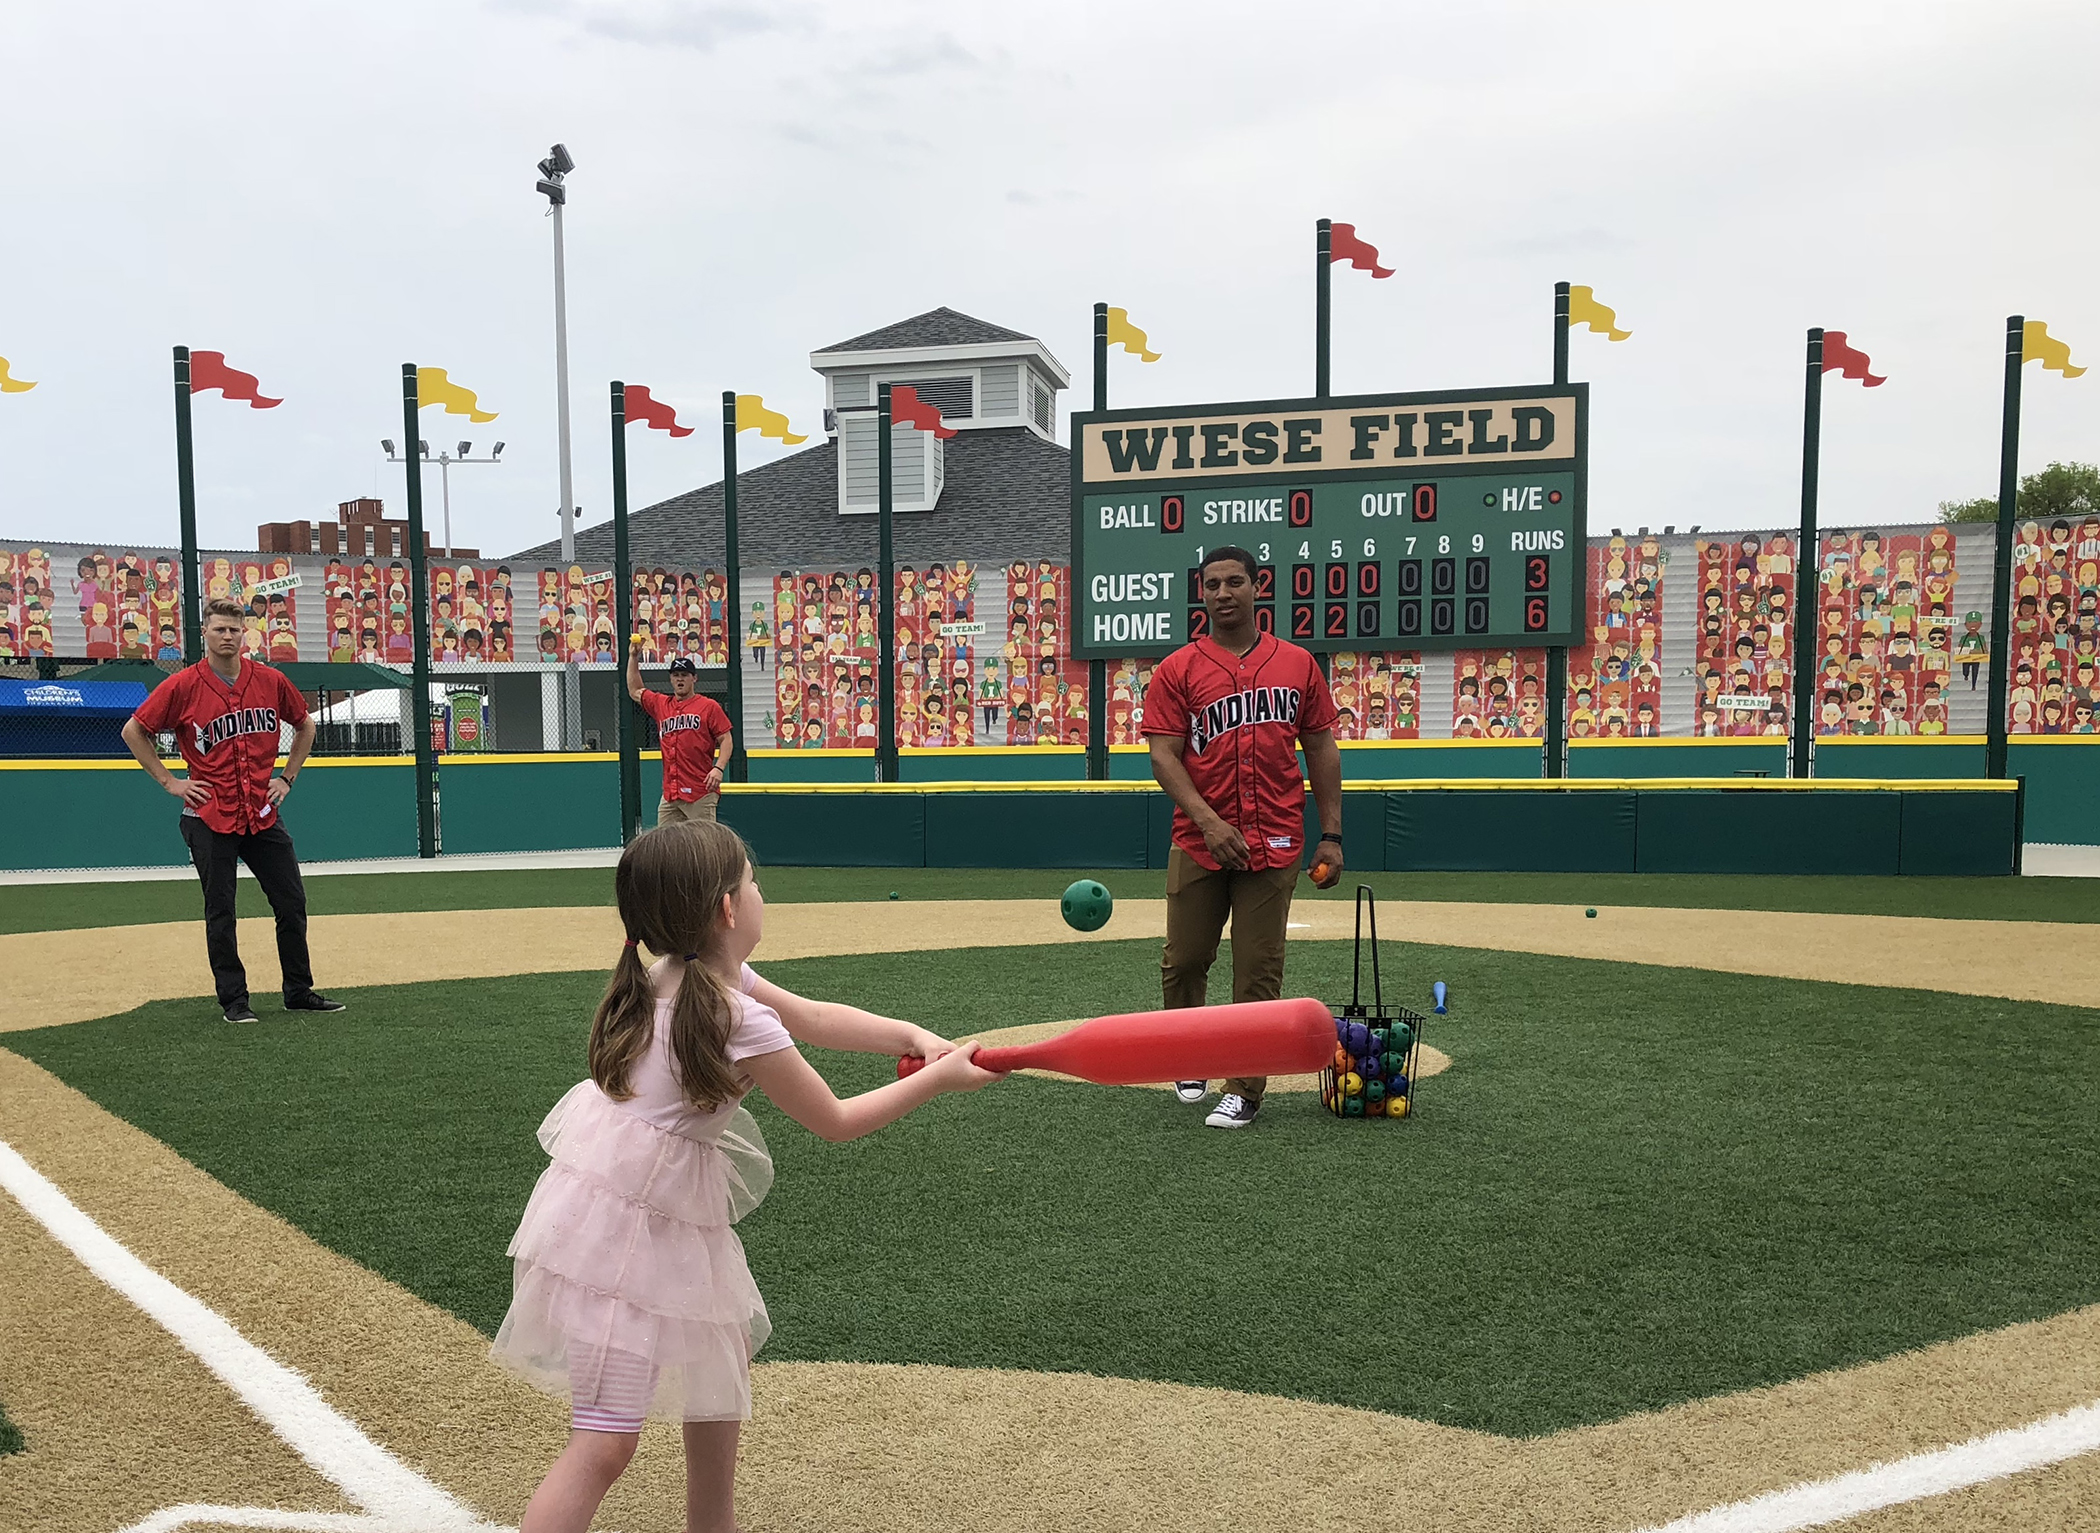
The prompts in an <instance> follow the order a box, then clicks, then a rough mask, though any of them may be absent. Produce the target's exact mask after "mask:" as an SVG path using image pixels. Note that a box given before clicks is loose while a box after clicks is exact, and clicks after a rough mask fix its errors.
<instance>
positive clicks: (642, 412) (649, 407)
mask: <svg viewBox="0 0 2100 1533" xmlns="http://www.w3.org/2000/svg"><path fill="white" fill-rule="evenodd" d="M621 393H622V394H623V395H624V396H625V404H624V406H623V408H624V409H625V410H626V412H627V423H628V424H629V425H630V426H631V425H633V424H634V423H635V422H636V421H640V422H641V423H642V424H643V425H644V426H654V427H655V428H656V429H657V430H658V431H668V432H670V433H671V435H673V436H691V435H692V434H693V428H692V427H691V426H681V425H679V424H678V413H677V412H676V411H675V410H673V409H672V408H671V407H670V406H669V405H667V404H665V403H664V402H663V401H662V400H661V399H651V398H650V397H649V385H647V384H646V383H630V384H627V385H626V386H625V387H624V388H622V390H621Z"/></svg>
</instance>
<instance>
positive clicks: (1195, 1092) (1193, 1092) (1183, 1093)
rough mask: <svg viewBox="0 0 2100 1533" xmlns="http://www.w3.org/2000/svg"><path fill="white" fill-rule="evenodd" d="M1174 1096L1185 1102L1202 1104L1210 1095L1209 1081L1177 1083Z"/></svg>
mask: <svg viewBox="0 0 2100 1533" xmlns="http://www.w3.org/2000/svg"><path fill="white" fill-rule="evenodd" d="M1174 1095H1175V1096H1177V1097H1179V1098H1181V1100H1182V1101H1184V1102H1200V1101H1202V1100H1203V1099H1204V1098H1205V1097H1207V1096H1209V1095H1210V1082H1209V1081H1176V1082H1175V1083H1174Z"/></svg>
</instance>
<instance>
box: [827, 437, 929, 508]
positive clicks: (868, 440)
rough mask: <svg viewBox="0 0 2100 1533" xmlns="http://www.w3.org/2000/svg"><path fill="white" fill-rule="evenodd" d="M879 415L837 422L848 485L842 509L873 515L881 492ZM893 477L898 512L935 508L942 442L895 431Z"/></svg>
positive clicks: (842, 468) (842, 470) (841, 462)
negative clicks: (879, 479) (877, 420)
mask: <svg viewBox="0 0 2100 1533" xmlns="http://www.w3.org/2000/svg"><path fill="white" fill-rule="evenodd" d="M876 431H877V427H876V424H875V417H874V416H872V415H846V416H841V417H840V419H839V473H840V475H841V476H842V477H843V479H844V481H845V483H844V486H843V489H844V493H843V495H842V496H841V502H840V509H841V510H843V511H854V512H873V511H874V510H875V508H876V503H877V497H878V495H879V493H880V487H879V484H878V475H879V472H880V464H879V461H878V460H879V456H880V455H879V452H878V446H879V438H878V437H877V435H876ZM891 440H892V443H893V445H892V447H891V460H890V473H891V477H892V479H893V481H894V483H893V484H892V492H893V494H894V495H895V497H896V500H895V506H896V509H897V510H899V511H927V510H931V509H932V507H933V504H934V502H935V501H936V500H938V499H939V498H940V487H941V480H942V476H943V469H944V467H945V464H944V462H943V454H942V452H941V445H942V444H941V441H940V438H938V437H936V436H935V435H934V434H933V433H932V432H930V431H916V430H914V429H913V428H911V427H910V426H894V427H892V428H891Z"/></svg>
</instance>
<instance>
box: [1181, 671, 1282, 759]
mask: <svg viewBox="0 0 2100 1533" xmlns="http://www.w3.org/2000/svg"><path fill="white" fill-rule="evenodd" d="M1302 695H1303V694H1301V693H1300V692H1299V691H1298V690H1297V688H1295V687H1253V688H1250V689H1249V690H1247V691H1245V692H1235V693H1233V694H1232V696H1230V697H1221V698H1219V699H1218V700H1217V701H1216V702H1214V703H1212V704H1210V705H1209V706H1208V707H1206V708H1204V709H1203V710H1202V711H1201V712H1199V713H1195V714H1192V715H1190V717H1189V734H1188V740H1189V749H1190V750H1192V751H1194V752H1196V754H1198V755H1199V756H1200V755H1201V754H1202V753H1203V749H1204V747H1205V746H1207V745H1209V744H1210V742H1211V741H1213V740H1215V739H1217V738H1218V737H1219V736H1220V735H1226V734H1230V733H1231V732H1232V731H1233V730H1235V729H1239V728H1241V727H1242V726H1244V725H1247V724H1291V725H1296V724H1297V722H1298V700H1299V698H1300V697H1301V696H1302Z"/></svg>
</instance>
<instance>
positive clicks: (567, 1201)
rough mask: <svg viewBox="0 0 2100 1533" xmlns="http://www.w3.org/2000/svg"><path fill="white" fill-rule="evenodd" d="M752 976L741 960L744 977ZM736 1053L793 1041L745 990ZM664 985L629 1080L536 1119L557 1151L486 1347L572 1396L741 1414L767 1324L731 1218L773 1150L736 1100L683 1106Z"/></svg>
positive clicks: (584, 1401)
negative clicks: (615, 1094) (506, 1306)
mask: <svg viewBox="0 0 2100 1533" xmlns="http://www.w3.org/2000/svg"><path fill="white" fill-rule="evenodd" d="M756 979H757V976H756V975H755V974H753V973H752V971H751V969H750V968H749V967H748V966H746V967H745V969H744V971H743V989H744V990H745V991H747V992H748V991H749V989H750V987H751V985H752V984H753V983H754V982H755V980H756ZM736 1000H737V1002H738V1004H739V1010H740V1015H739V1017H738V1020H737V1023H736V1025H735V1027H734V1029H733V1030H732V1032H731V1036H730V1047H729V1054H730V1058H731V1059H732V1060H736V1059H743V1058H748V1057H750V1056H751V1055H755V1054H765V1053H771V1052H773V1051H774V1050H776V1049H782V1048H789V1047H792V1046H793V1040H792V1039H791V1038H790V1037H789V1036H788V1032H787V1029H786V1028H785V1027H784V1026H783V1025H782V1024H781V1021H780V1018H779V1016H778V1014H777V1013H775V1012H774V1011H773V1010H772V1009H771V1008H770V1007H767V1006H763V1005H761V1004H760V1003H758V1002H756V1001H754V1000H752V999H751V998H750V997H749V995H748V994H745V995H740V996H738V997H737V998H736ZM670 1010H671V1003H670V1002H669V1001H659V1002H658V1003H657V1011H656V1034H655V1037H654V1038H653V1039H652V1040H651V1046H650V1050H649V1054H648V1056H647V1057H646V1058H645V1059H644V1060H643V1061H642V1062H641V1063H639V1064H638V1065H637V1067H636V1069H635V1072H634V1079H633V1081H632V1083H631V1084H632V1085H633V1086H634V1088H635V1093H634V1095H633V1096H632V1097H631V1098H629V1099H628V1100H627V1101H624V1102H615V1101H613V1100H612V1099H611V1098H610V1097H608V1096H606V1094H605V1093H604V1092H603V1091H601V1090H599V1088H598V1086H597V1085H596V1083H594V1082H592V1081H581V1082H579V1083H578V1084H577V1085H575V1086H573V1087H571V1088H570V1090H569V1092H568V1094H567V1095H565V1096H564V1097H563V1098H562V1099H561V1100H560V1101H559V1102H557V1103H555V1105H554V1110H553V1111H552V1112H550V1113H548V1114H547V1118H546V1121H545V1122H544V1123H542V1124H541V1125H540V1131H539V1139H540V1144H541V1146H542V1147H543V1148H545V1150H546V1151H547V1154H548V1155H549V1156H550V1157H551V1161H552V1163H551V1164H550V1165H549V1166H548V1167H547V1169H546V1170H545V1171H544V1172H542V1173H541V1175H540V1180H539V1185H538V1186H536V1187H535V1188H533V1191H532V1198H531V1201H530V1202H528V1203H527V1204H526V1206H525V1215H524V1218H523V1219H522V1220H520V1221H519V1224H518V1233H517V1236H516V1238H515V1239H513V1240H512V1241H511V1243H510V1255H511V1256H512V1258H513V1259H514V1260H515V1263H516V1267H515V1273H514V1278H513V1287H512V1295H511V1303H510V1312H509V1314H507V1315H506V1316H504V1320H503V1326H502V1328H501V1329H500V1330H499V1331H497V1333H496V1340H495V1342H494V1344H493V1346H492V1347H491V1348H490V1352H491V1355H492V1356H493V1357H494V1358H495V1359H496V1361H497V1362H498V1363H500V1364H502V1365H503V1366H504V1367H506V1368H509V1369H510V1370H512V1371H513V1372H516V1373H518V1374H521V1375H523V1376H524V1377H525V1378H526V1379H527V1380H529V1381H530V1382H531V1383H533V1384H535V1385H537V1386H538V1387H539V1388H541V1389H544V1390H547V1391H548V1392H549V1393H551V1394H555V1395H558V1396H561V1397H563V1398H566V1399H568V1400H570V1401H571V1402H572V1403H573V1404H574V1405H575V1406H576V1407H578V1408H579V1409H585V1408H588V1409H590V1410H593V1411H597V1412H603V1413H608V1414H613V1415H625V1416H631V1417H635V1418H642V1417H647V1418H653V1419H657V1420H665V1421H744V1420H749V1419H750V1416H751V1366H750V1365H751V1359H752V1357H754V1356H755V1355H756V1354H757V1352H758V1350H759V1348H760V1347H762V1346H764V1345H765V1341H766V1337H767V1335H768V1334H769V1333H770V1331H771V1330H772V1324H771V1322H770V1321H769V1320H768V1318H767V1316H766V1305H765V1300H764V1299H763V1298H761V1297H760V1296H759V1292H758V1285H757V1284H756V1283H755V1282H753V1281H752V1278H751V1272H750V1269H749V1268H748V1267H747V1266H746V1265H745V1263H744V1247H743V1243H742V1242H741V1241H740V1240H738V1239H737V1236H736V1231H735V1230H734V1229H733V1228H732V1226H733V1225H734V1224H735V1223H736V1221H737V1220H739V1219H741V1218H743V1217H744V1215H745V1214H748V1213H749V1212H750V1211H751V1210H752V1209H754V1208H756V1207H757V1206H758V1204H759V1201H760V1200H761V1199H763V1198H764V1197H765V1195H766V1191H767V1189H768V1188H769V1187H771V1186H772V1184H773V1162H772V1159H771V1157H770V1156H768V1155H767V1153H766V1146H765V1141H764V1139H763V1138H761V1137H760V1135H759V1130H758V1124H757V1123H756V1122H755V1121H753V1119H752V1117H751V1114H750V1113H748V1112H746V1111H745V1110H744V1109H743V1107H741V1106H739V1105H737V1104H736V1103H728V1104H725V1105H723V1106H721V1107H719V1108H717V1109H715V1110H714V1111H712V1112H700V1111H698V1110H696V1109H694V1108H692V1107H690V1106H688V1105H687V1104H686V1103H685V1101H684V1099H683V1096H682V1095H681V1094H680V1092H679V1090H678V1085H677V1072H676V1066H675V1062H674V1061H673V1059H672V1056H671V1052H670V1044H669V1039H668V1036H667V1034H666V1031H665V1029H666V1025H667V1023H668V1021H669V1017H670Z"/></svg>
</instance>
